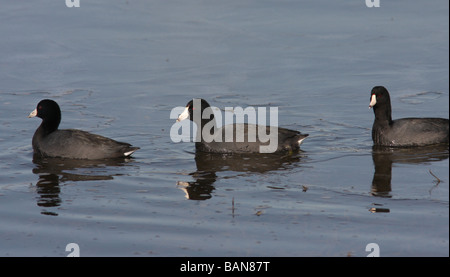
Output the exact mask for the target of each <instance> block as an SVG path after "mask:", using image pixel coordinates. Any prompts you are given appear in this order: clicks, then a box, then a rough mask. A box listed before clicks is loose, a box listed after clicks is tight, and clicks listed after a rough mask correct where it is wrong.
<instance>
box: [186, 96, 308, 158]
mask: <svg viewBox="0 0 450 277" xmlns="http://www.w3.org/2000/svg"><path fill="white" fill-rule="evenodd" d="M196 103H197V104H196ZM196 105H197V106H196ZM195 110H197V111H200V113H199V114H198V116H196V113H195ZM188 117H189V118H190V120H192V121H193V122H195V123H196V125H197V128H200V130H201V135H200V133H199V130H198V131H197V133H198V135H200V140H199V139H198V137H197V139H196V143H195V148H196V151H201V152H209V153H275V152H292V151H295V150H298V149H299V148H300V144H301V143H302V142H303V140H304V139H305V138H306V137H307V136H308V134H302V133H300V132H299V131H294V130H289V129H285V128H279V127H273V126H262V125H255V124H247V123H235V124H229V125H225V126H224V127H222V128H216V121H215V119H214V113H213V112H212V110H211V107H210V105H209V104H208V102H206V100H204V99H193V100H191V101H189V103H187V105H186V108H185V110H184V112H183V113H182V114H180V116H179V117H178V119H177V121H181V120H184V119H186V118H188ZM205 128H206V129H205ZM260 132H261V133H260ZM266 135H267V136H266Z"/></svg>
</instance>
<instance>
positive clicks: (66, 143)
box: [28, 99, 139, 160]
mask: <svg viewBox="0 0 450 277" xmlns="http://www.w3.org/2000/svg"><path fill="white" fill-rule="evenodd" d="M35 116H37V117H40V118H42V123H41V125H40V126H39V128H37V130H36V132H35V133H34V136H33V141H32V144H33V150H34V153H35V155H38V156H42V157H59V158H69V159H89V160H97V159H109V158H120V157H128V156H130V155H131V154H132V153H134V152H135V151H136V150H138V149H139V147H133V146H131V145H130V144H128V143H124V142H118V141H115V140H112V139H110V138H106V137H102V136H99V135H96V134H92V133H88V132H85V131H81V130H75V129H68V130H58V126H59V123H60V122H61V110H60V108H59V105H58V104H57V103H56V102H55V101H53V100H50V99H44V100H42V101H40V102H39V104H38V105H37V107H36V109H35V110H34V111H32V112H31V113H30V115H29V116H28V117H35Z"/></svg>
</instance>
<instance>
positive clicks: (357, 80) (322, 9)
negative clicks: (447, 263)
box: [0, 0, 449, 256]
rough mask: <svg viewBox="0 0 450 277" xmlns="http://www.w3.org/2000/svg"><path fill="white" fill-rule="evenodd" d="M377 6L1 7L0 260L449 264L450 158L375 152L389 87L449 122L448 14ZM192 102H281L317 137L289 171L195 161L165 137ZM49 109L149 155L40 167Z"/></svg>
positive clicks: (283, 165) (410, 107) (431, 6)
mask: <svg viewBox="0 0 450 277" xmlns="http://www.w3.org/2000/svg"><path fill="white" fill-rule="evenodd" d="M380 3H381V6H380V7H379V8H368V7H366V5H365V1H363V0H358V1H347V2H346V3H340V2H336V1H314V3H313V2H311V1H244V2H243V1H227V2H223V1H189V2H186V1H133V0H128V1H100V0H98V1H83V0H81V1H80V4H81V5H80V7H79V8H68V7H66V5H65V1H63V0H58V1H39V2H33V3H22V2H18V1H16V2H11V1H10V2H8V3H7V4H5V3H4V4H2V8H1V9H0V22H1V24H0V35H1V37H2V38H3V39H2V43H0V145H1V146H2V151H1V153H0V161H1V162H0V170H1V174H0V256H66V255H68V254H69V252H67V251H66V249H65V248H66V245H67V244H69V243H77V244H78V245H79V248H80V255H81V256H366V255H368V254H369V252H366V250H365V249H366V245H367V244H369V243H377V244H378V246H379V248H380V255H381V256H448V253H449V239H448V238H449V224H448V222H449V189H448V184H449V170H448V169H449V163H448V161H449V159H448V156H449V155H448V146H447V147H444V148H427V149H421V150H417V151H406V152H405V151H393V152H388V153H381V154H379V153H377V152H376V151H373V150H372V141H371V137H370V136H371V126H372V123H373V112H372V110H369V109H368V104H369V96H370V90H371V88H372V87H373V86H375V85H384V86H386V87H387V88H388V89H389V91H390V92H391V98H392V105H393V117H394V118H400V117H410V116H421V117H428V116H430V117H431V116H432V117H446V118H448V114H449V106H448V103H449V81H448V80H449V79H448V76H449V48H448V45H449V35H448V34H449V25H448V24H449V23H448V22H449V20H448V19H449V16H448V14H449V4H448V1H443V0H436V1H426V2H424V1H396V2H395V3H391V2H389V1H383V0H381V1H380ZM193 97H202V98H205V99H207V100H208V101H209V102H210V104H211V105H213V106H216V107H219V108H222V109H223V108H224V107H237V106H241V107H247V106H255V107H256V106H264V107H278V112H279V118H278V122H279V125H280V126H282V127H287V128H291V129H296V130H300V131H302V132H304V133H308V134H309V135H310V136H309V137H308V138H307V139H306V140H305V141H304V143H303V144H302V152H300V153H299V154H297V155H294V156H292V157H287V158H283V159H282V158H273V157H272V158H270V157H268V158H267V160H266V159H262V158H260V157H258V158H255V157H250V158H245V159H243V158H239V157H234V158H233V157H231V158H230V157H228V158H223V159H222V158H220V159H215V160H214V161H211V160H210V159H209V160H208V157H206V158H205V157H203V158H202V157H197V159H196V157H195V154H194V153H195V151H194V145H193V143H174V142H173V141H172V140H171V138H170V128H171V126H172V125H173V124H174V119H170V117H169V115H170V111H171V110H172V109H173V108H175V107H178V106H184V105H185V104H186V103H187V102H188V101H189V100H190V99H192V98H193ZM44 98H52V99H54V100H55V101H57V102H58V103H59V104H60V106H61V109H62V112H63V118H62V123H61V128H78V129H83V130H86V131H90V132H94V133H97V134H100V135H104V136H108V137H111V138H114V139H117V140H121V141H126V142H129V143H131V144H133V145H136V146H139V147H141V149H140V150H139V151H138V152H136V153H135V155H134V158H133V159H130V160H127V161H123V162H120V163H113V162H110V163H107V162H104V163H69V162H67V161H44V162H37V161H34V162H33V157H32V148H31V138H32V136H33V133H34V131H35V129H36V128H37V127H38V125H39V124H40V120H39V119H36V118H33V119H28V118H27V115H28V114H29V113H30V112H31V111H32V110H33V109H34V108H35V106H36V104H37V103H38V102H39V100H41V99H44ZM222 112H223V111H222ZM204 159H207V161H206V162H205V161H204ZM196 161H197V162H196ZM430 171H431V173H432V174H434V175H435V176H436V177H437V178H439V180H438V179H437V178H436V177H434V176H433V175H432V174H431V173H430ZM379 177H380V178H381V180H380V179H379Z"/></svg>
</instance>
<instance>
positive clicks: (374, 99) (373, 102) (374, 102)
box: [369, 94, 377, 109]
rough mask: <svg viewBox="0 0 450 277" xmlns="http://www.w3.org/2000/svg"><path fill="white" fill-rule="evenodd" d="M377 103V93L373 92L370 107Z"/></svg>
mask: <svg viewBox="0 0 450 277" xmlns="http://www.w3.org/2000/svg"><path fill="white" fill-rule="evenodd" d="M376 103H377V97H376V96H375V94H372V98H371V99H370V104H369V109H370V108H372V107H373V106H375V104H376Z"/></svg>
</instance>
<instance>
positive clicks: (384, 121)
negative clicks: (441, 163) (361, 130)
mask: <svg viewBox="0 0 450 277" xmlns="http://www.w3.org/2000/svg"><path fill="white" fill-rule="evenodd" d="M369 108H373V112H374V114H375V121H374V123H373V127H372V140H373V143H374V145H380V146H391V147H396V146H398V147H413V146H425V145H431V144H439V143H448V142H449V120H448V119H445V118H401V119H396V120H392V116H391V114H392V111H391V99H390V97H389V92H388V91H387V89H386V88H385V87H383V86H376V87H374V88H373V89H372V92H371V93H370V104H369Z"/></svg>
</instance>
